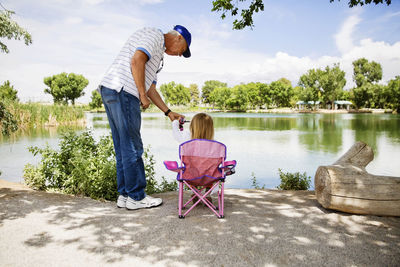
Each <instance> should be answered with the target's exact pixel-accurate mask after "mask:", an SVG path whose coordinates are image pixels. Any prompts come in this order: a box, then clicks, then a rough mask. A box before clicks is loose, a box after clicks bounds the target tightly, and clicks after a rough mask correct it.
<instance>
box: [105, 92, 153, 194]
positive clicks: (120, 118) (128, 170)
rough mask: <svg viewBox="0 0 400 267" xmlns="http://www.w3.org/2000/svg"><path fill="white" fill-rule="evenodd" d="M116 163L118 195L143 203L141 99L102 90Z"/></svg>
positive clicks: (144, 184) (123, 93) (144, 181)
mask: <svg viewBox="0 0 400 267" xmlns="http://www.w3.org/2000/svg"><path fill="white" fill-rule="evenodd" d="M101 98H102V100H103V104H104V107H105V109H106V113H107V117H108V122H109V124H110V127H111V134H112V138H113V142H114V150H115V157H116V160H117V186H118V192H119V194H120V195H123V196H129V197H130V198H133V199H135V200H142V199H143V198H144V197H145V196H146V195H145V192H144V189H145V188H146V176H145V171H144V164H143V159H142V155H143V143H142V138H141V136H140V125H141V121H142V118H141V112H140V100H139V99H138V98H137V97H135V96H133V95H131V94H129V93H127V92H125V91H124V90H121V91H120V92H119V93H118V92H117V91H115V90H112V89H109V88H107V87H104V86H102V87H101Z"/></svg>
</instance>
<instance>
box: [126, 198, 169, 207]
mask: <svg viewBox="0 0 400 267" xmlns="http://www.w3.org/2000/svg"><path fill="white" fill-rule="evenodd" d="M161 204H162V199H161V198H155V197H151V196H146V197H145V198H143V199H142V200H134V199H132V198H130V197H128V199H127V201H126V208H127V209H128V210H137V209H143V208H152V207H157V206H160V205H161Z"/></svg>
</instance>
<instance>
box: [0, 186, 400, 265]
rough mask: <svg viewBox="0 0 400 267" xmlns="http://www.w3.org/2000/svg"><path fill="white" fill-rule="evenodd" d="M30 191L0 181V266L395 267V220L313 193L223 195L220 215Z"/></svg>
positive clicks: (398, 256) (172, 203) (399, 228)
mask: <svg viewBox="0 0 400 267" xmlns="http://www.w3.org/2000/svg"><path fill="white" fill-rule="evenodd" d="M159 196H161V197H162V198H163V200H164V204H163V205H162V206H160V207H157V208H153V209H147V210H138V211H127V210H125V209H118V208H116V205H115V203H111V202H99V201H95V200H92V199H89V198H81V197H74V196H68V195H62V194H56V193H45V192H38V191H33V190H30V189H29V188H27V187H26V186H23V185H20V184H15V183H9V182H5V181H2V180H0V266H113V265H115V266H128V265H126V264H129V266H399V265H400V218H394V217H377V216H359V215H349V214H344V213H340V212H333V211H328V210H325V209H323V208H322V207H321V206H320V205H319V204H318V203H317V201H316V200H315V196H314V192H312V191H305V192H304V191H298V192H293V191H277V190H236V189H231V190H226V199H225V200H226V201H225V207H226V208H225V209H226V217H225V219H217V218H216V216H215V215H213V214H212V213H211V211H210V210H208V209H207V208H205V207H201V208H196V209H194V210H193V212H192V213H190V214H189V215H188V216H187V217H186V218H185V219H178V216H177V212H178V211H177V193H176V192H170V193H165V194H161V195H159Z"/></svg>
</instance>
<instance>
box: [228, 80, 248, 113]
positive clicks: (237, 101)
mask: <svg viewBox="0 0 400 267" xmlns="http://www.w3.org/2000/svg"><path fill="white" fill-rule="evenodd" d="M226 102H227V103H226V105H227V107H228V108H229V109H233V110H237V111H244V110H246V109H247V106H248V103H249V97H248V95H247V90H246V88H245V86H244V85H236V86H235V87H233V88H232V89H231V97H230V98H229V99H228V100H227V101H226Z"/></svg>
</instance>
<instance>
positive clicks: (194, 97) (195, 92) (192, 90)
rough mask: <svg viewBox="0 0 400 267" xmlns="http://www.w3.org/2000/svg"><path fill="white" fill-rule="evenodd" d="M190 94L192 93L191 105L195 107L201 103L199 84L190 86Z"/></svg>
mask: <svg viewBox="0 0 400 267" xmlns="http://www.w3.org/2000/svg"><path fill="white" fill-rule="evenodd" d="M189 92H190V103H192V105H193V106H197V105H198V104H199V102H200V95H199V94H200V93H199V87H198V86H197V84H190V85H189Z"/></svg>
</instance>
